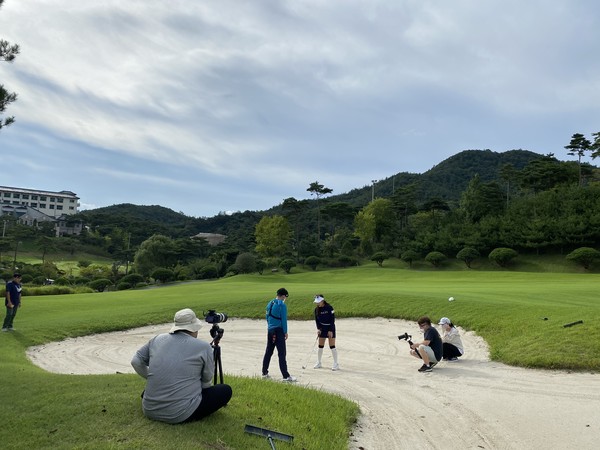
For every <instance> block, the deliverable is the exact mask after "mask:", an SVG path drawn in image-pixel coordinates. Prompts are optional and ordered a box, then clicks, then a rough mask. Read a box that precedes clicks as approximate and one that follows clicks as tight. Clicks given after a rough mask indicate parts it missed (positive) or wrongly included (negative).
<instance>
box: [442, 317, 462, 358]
mask: <svg viewBox="0 0 600 450" xmlns="http://www.w3.org/2000/svg"><path fill="white" fill-rule="evenodd" d="M438 325H441V326H442V331H443V335H442V342H443V346H444V349H443V351H444V355H443V357H444V361H458V358H459V357H460V356H462V355H463V354H464V352H465V350H464V348H463V344H462V340H461V338H460V334H459V332H458V330H457V329H456V327H455V326H454V324H453V323H452V322H451V321H450V319H448V318H447V317H442V318H441V319H440V323H439V324H438Z"/></svg>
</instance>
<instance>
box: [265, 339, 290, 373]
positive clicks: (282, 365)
mask: <svg viewBox="0 0 600 450" xmlns="http://www.w3.org/2000/svg"><path fill="white" fill-rule="evenodd" d="M275 347H277V355H278V356H279V370H281V375H283V378H288V377H289V376H290V373H289V372H288V369H287V362H286V360H285V357H286V349H285V333H284V332H283V328H274V329H272V330H268V331H267V349H266V350H265V357H264V358H263V365H262V374H263V375H267V374H268V373H269V364H270V363H271V356H273V351H274V350H275Z"/></svg>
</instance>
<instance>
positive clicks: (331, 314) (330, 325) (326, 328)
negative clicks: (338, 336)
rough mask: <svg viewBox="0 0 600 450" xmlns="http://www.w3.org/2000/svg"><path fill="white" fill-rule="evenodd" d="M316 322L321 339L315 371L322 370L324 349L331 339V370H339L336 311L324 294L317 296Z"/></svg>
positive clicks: (318, 335)
mask: <svg viewBox="0 0 600 450" xmlns="http://www.w3.org/2000/svg"><path fill="white" fill-rule="evenodd" d="M314 303H316V304H317V306H316V308H315V322H316V323H317V337H318V339H319V351H318V353H317V363H316V364H315V369H320V368H321V367H322V366H321V358H322V357H323V347H325V339H329V348H330V349H331V354H332V355H333V367H332V368H331V370H339V369H340V366H339V365H338V358H337V356H338V355H337V349H336V348H335V311H334V310H333V307H332V306H331V305H330V304H329V303H327V302H326V301H325V297H323V294H317V295H315V300H314Z"/></svg>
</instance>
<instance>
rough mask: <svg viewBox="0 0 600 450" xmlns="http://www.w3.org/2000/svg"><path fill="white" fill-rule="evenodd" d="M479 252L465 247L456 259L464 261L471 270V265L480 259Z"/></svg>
mask: <svg viewBox="0 0 600 450" xmlns="http://www.w3.org/2000/svg"><path fill="white" fill-rule="evenodd" d="M479 256H480V255H479V252H478V251H477V250H476V249H474V248H473V247H465V248H463V249H462V250H461V251H459V252H458V253H457V254H456V259H460V260H461V261H464V263H465V264H466V265H467V267H468V268H469V269H470V268H471V263H472V262H473V261H475V260H476V259H477V258H479Z"/></svg>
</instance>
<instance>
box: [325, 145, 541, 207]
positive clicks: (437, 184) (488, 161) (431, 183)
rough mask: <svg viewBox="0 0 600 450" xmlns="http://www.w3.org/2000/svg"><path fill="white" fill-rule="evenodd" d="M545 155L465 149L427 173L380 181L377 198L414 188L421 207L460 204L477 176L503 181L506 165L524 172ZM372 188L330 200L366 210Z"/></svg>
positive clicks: (400, 174) (403, 173) (399, 174)
mask: <svg viewBox="0 0 600 450" xmlns="http://www.w3.org/2000/svg"><path fill="white" fill-rule="evenodd" d="M541 156H542V155H540V154H538V153H534V152H531V151H529V150H510V151H507V152H504V153H498V152H493V151H491V150H465V151H462V152H460V153H457V154H456V155H454V156H451V157H450V158H448V159H445V160H444V161H442V162H441V163H439V164H437V165H436V166H434V167H432V168H431V169H429V170H428V171H426V172H424V173H423V174H415V173H409V172H400V173H397V174H396V175H392V176H390V177H389V178H386V179H384V180H381V181H378V182H377V183H376V184H375V197H390V196H391V195H392V193H393V192H394V191H395V190H396V189H398V188H402V187H405V186H409V185H414V186H415V188H414V189H415V201H416V203H417V204H422V203H425V202H426V201H428V200H431V199H433V198H439V199H441V200H444V201H447V202H449V203H456V202H458V200H459V199H460V194H461V193H462V192H463V191H464V190H465V189H466V188H467V185H468V184H469V181H471V179H472V178H473V177H474V176H475V175H479V177H480V178H481V180H482V181H483V182H489V181H498V182H502V180H501V176H500V169H501V168H502V167H503V166H504V165H506V164H510V165H512V166H513V167H514V168H515V169H517V170H520V169H522V168H523V167H525V166H526V165H527V164H528V163H529V162H530V161H533V160H535V159H539V158H541ZM371 189H372V186H365V187H363V188H359V189H353V190H351V191H350V192H348V193H346V194H341V195H332V196H331V197H328V198H329V200H330V201H336V202H347V203H350V204H351V205H353V206H356V207H361V208H362V207H363V206H365V205H366V204H367V203H369V202H370V201H371V197H372V191H371Z"/></svg>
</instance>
